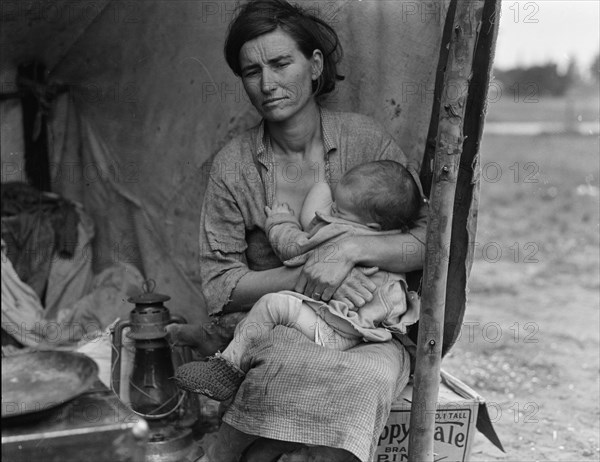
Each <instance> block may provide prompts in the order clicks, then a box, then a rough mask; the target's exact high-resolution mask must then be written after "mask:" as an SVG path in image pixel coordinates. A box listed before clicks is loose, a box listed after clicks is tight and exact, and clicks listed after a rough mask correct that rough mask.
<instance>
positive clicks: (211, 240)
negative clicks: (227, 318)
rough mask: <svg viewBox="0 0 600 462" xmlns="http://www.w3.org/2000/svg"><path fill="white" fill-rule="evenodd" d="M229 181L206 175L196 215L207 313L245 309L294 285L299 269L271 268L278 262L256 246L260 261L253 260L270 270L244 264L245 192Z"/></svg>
mask: <svg viewBox="0 0 600 462" xmlns="http://www.w3.org/2000/svg"><path fill="white" fill-rule="evenodd" d="M229 180H230V179H229V178H228V177H226V176H224V175H211V176H210V177H209V178H208V184H207V187H206V193H205V196H204V203H203V205H202V213H201V218H200V259H199V265H200V278H201V285H202V293H203V295H204V298H205V299H206V302H207V306H208V310H209V312H210V313H212V314H216V313H228V312H234V311H248V310H249V309H250V308H251V307H252V305H253V304H254V303H255V302H256V301H258V299H259V298H260V297H262V296H263V295H265V294H267V293H271V292H278V291H281V290H293V288H294V285H295V283H296V280H297V279H298V276H299V274H300V268H286V267H284V266H278V267H275V268H273V267H274V266H276V265H277V264H279V265H281V263H280V262H279V260H278V259H277V258H276V257H275V256H274V255H273V254H271V253H270V252H260V251H259V252H258V255H261V254H262V253H264V259H265V260H264V261H260V262H255V263H259V264H261V265H262V266H263V267H266V268H269V267H270V268H271V269H265V270H261V271H254V270H251V269H250V268H249V265H248V261H247V258H246V254H247V252H248V250H249V245H250V247H251V246H252V245H253V244H248V242H247V231H246V225H245V223H246V222H247V221H249V220H250V217H248V216H246V215H247V214H248V213H249V212H247V209H248V207H247V204H246V203H245V202H244V201H246V200H248V195H247V194H245V191H244V190H243V187H240V184H239V183H236V182H231V181H229ZM261 245H262V244H261ZM254 250H255V251H254V252H253V253H254V254H256V253H257V252H256V249H254ZM264 250H268V249H264ZM251 253H252V252H251ZM269 258H270V259H271V260H269Z"/></svg>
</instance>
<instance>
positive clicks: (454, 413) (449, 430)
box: [374, 372, 482, 462]
mask: <svg viewBox="0 0 600 462" xmlns="http://www.w3.org/2000/svg"><path fill="white" fill-rule="evenodd" d="M443 375H444V376H446V377H445V378H447V376H448V374H447V373H445V372H444V373H443ZM451 379H452V381H453V383H452V384H451V386H452V389H454V390H457V391H460V393H461V395H458V394H457V393H456V392H455V391H453V390H452V389H451V388H450V387H449V386H448V385H447V384H446V383H447V382H446V381H445V380H444V381H443V382H442V383H440V391H439V395H438V404H437V411H436V416H435V433H434V446H433V452H434V461H443V462H466V461H468V460H469V459H470V453H471V445H472V443H473V439H474V437H475V430H476V428H475V426H476V423H477V412H478V409H479V405H480V404H481V402H482V401H481V397H480V396H479V395H478V394H477V393H475V392H474V391H472V390H471V389H470V388H469V387H468V386H466V385H465V384H463V383H462V382H460V381H459V380H458V379H456V378H454V377H451ZM461 385H462V386H461ZM412 391H413V387H412V383H409V384H408V386H407V387H406V388H405V389H404V391H403V392H402V395H401V396H400V398H399V399H398V400H396V402H395V403H394V404H392V410H391V412H390V416H389V418H388V421H387V424H386V426H385V428H384V430H383V433H382V434H381V436H380V438H379V446H378V449H377V452H376V453H375V458H374V462H407V461H408V435H409V425H410V411H411V401H412Z"/></svg>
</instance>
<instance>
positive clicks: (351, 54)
mask: <svg viewBox="0 0 600 462" xmlns="http://www.w3.org/2000/svg"><path fill="white" fill-rule="evenodd" d="M3 3H6V4H7V5H5V6H3V27H2V32H1V34H2V36H1V40H2V43H1V45H2V56H1V66H2V71H3V75H14V72H13V71H14V69H15V68H16V66H17V65H18V64H19V63H20V62H23V61H29V60H39V61H42V62H44V63H45V65H46V67H47V69H48V91H49V92H50V93H52V89H53V88H54V89H60V91H56V95H53V100H52V101H53V104H52V109H51V111H50V114H49V117H50V143H51V146H50V149H51V171H52V174H53V182H52V187H53V190H54V192H57V193H60V194H62V195H64V196H66V197H67V198H70V199H74V200H77V201H79V202H81V203H82V204H83V206H84V208H85V210H86V211H87V212H88V213H89V214H90V215H91V217H92V219H93V221H94V224H95V228H96V230H95V233H96V239H95V244H94V260H93V266H94V271H95V272H99V271H101V270H102V269H103V268H106V267H108V266H110V265H111V264H112V263H114V262H115V261H120V262H125V263H128V264H132V265H134V266H136V267H137V268H138V269H139V270H140V271H141V272H142V274H143V275H144V277H147V278H152V279H154V280H155V281H156V283H157V291H159V292H161V293H166V294H168V295H170V296H171V297H172V300H171V301H170V302H169V308H170V309H171V310H172V311H173V312H174V313H176V314H179V315H182V316H184V317H186V318H187V319H188V321H192V322H199V321H205V320H207V310H206V306H205V302H204V300H203V298H202V295H201V293H200V290H199V277H198V274H199V269H198V268H199V265H201V264H202V262H201V261H199V259H198V253H199V248H198V246H199V244H198V225H199V217H200V208H201V204H202V198H203V190H204V185H205V182H206V181H205V180H206V178H207V175H208V174H209V173H210V169H211V168H213V167H212V165H211V164H210V159H211V157H212V156H213V155H214V154H215V153H216V152H217V151H218V149H219V148H220V147H221V146H223V145H224V144H225V143H226V142H227V141H228V140H229V139H230V138H231V137H233V136H235V135H236V134H237V133H239V132H240V131H241V130H243V129H245V128H247V127H250V126H252V125H254V124H256V123H257V122H258V116H257V114H256V112H255V111H254V109H253V108H252V107H251V106H250V104H249V102H248V100H247V97H246V96H245V93H244V91H243V88H242V85H241V82H240V81H239V79H237V78H236V77H235V76H234V75H233V74H232V72H231V71H230V70H229V68H228V67H227V66H226V63H225V61H224V58H223V52H222V48H223V43H224V38H225V33H226V29H227V25H228V23H229V20H230V19H231V18H232V16H233V12H234V9H235V6H236V2H234V1H203V0H196V1H193V0H190V1H183V0H181V1H180V0H175V1H153V0H147V1H128V2H118V1H104V2H103V1H96V0H94V1H93V2H92V1H85V0H84V1H81V2H77V3H75V4H74V3H73V2H70V1H52V2H50V1H47V2H36V6H35V7H34V6H33V3H31V2H15V3H14V4H13V3H11V2H10V1H8V2H3ZM297 3H299V4H301V5H304V6H305V7H308V8H309V9H310V10H311V11H313V12H316V13H317V14H318V15H320V17H322V18H323V19H326V20H328V21H329V22H330V23H331V24H332V26H333V27H334V28H335V29H336V30H337V31H338V33H339V35H340V39H341V42H342V45H343V47H344V50H345V56H344V60H343V61H342V65H341V68H340V71H341V73H342V74H343V75H344V76H345V77H346V78H345V80H344V81H343V82H340V83H339V85H338V88H337V90H336V92H335V93H334V94H332V95H331V96H330V98H329V100H328V101H327V102H326V105H327V106H328V107H330V108H333V109H336V110H345V111H353V112H360V113H363V114H367V115H370V116H373V117H374V118H375V119H377V120H379V121H380V122H382V123H383V124H384V126H385V127H386V128H387V130H388V131H389V132H390V133H391V134H392V135H393V136H394V137H395V139H396V140H397V142H398V143H399V145H400V146H401V147H402V148H403V149H404V150H405V152H406V153H407V155H408V157H409V159H410V161H411V162H412V163H413V164H415V165H416V166H417V167H419V166H420V164H421V159H422V158H423V153H424V149H425V144H426V137H427V130H428V126H429V121H430V116H431V107H432V104H433V89H434V83H435V71H436V65H437V59H438V50H439V47H440V44H441V34H442V30H443V24H444V19H445V14H446V10H447V7H448V2H447V1H432V2H414V1H403V0H379V1H375V0H364V1H360V2H359V1H346V0H329V1H299V2H297ZM45 7H46V8H47V11H46V10H45V9H44V8H45ZM9 80H10V79H9ZM224 174H235V171H232V172H224ZM3 178H4V175H3ZM8 179H10V178H8Z"/></svg>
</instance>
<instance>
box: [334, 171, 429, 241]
mask: <svg viewBox="0 0 600 462" xmlns="http://www.w3.org/2000/svg"><path fill="white" fill-rule="evenodd" d="M340 184H341V185H343V186H346V187H348V189H349V191H350V193H351V197H352V202H353V203H354V204H355V206H356V209H357V210H356V213H358V214H359V215H360V216H361V218H363V219H365V220H366V221H372V222H375V223H378V224H379V225H380V226H381V229H382V230H384V231H385V230H391V229H400V230H402V231H407V230H408V229H409V228H410V226H411V225H412V223H413V220H414V219H415V218H416V217H417V214H418V212H419V209H420V208H421V202H422V200H421V195H420V193H419V188H418V186H417V184H416V183H415V179H414V178H413V176H412V175H411V174H410V172H409V171H408V170H407V169H406V168H405V167H404V166H403V165H402V164H399V163H398V162H395V161H393V160H377V161H372V162H367V163H364V164H360V165H357V166H355V167H353V168H351V169H350V170H348V171H347V172H346V173H345V174H344V176H342V178H341V179H340Z"/></svg>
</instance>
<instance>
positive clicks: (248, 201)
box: [200, 0, 426, 461]
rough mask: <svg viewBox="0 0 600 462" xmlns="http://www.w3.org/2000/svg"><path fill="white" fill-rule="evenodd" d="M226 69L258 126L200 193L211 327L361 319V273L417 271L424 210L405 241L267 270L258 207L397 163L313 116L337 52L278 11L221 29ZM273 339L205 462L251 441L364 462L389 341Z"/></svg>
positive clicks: (271, 259)
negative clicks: (300, 299)
mask: <svg viewBox="0 0 600 462" xmlns="http://www.w3.org/2000/svg"><path fill="white" fill-rule="evenodd" d="M225 56H226V59H227V63H228V64H229V66H230V67H231V69H232V70H233V72H234V73H235V74H236V75H238V76H240V77H241V79H242V82H243V85H244V89H245V91H246V93H247V94H248V96H249V98H250V101H251V102H252V104H253V105H254V107H255V108H256V110H257V111H258V112H259V113H260V115H261V116H262V117H263V121H262V122H261V124H260V125H258V126H257V127H254V128H252V129H250V130H248V131H247V132H245V133H243V134H241V135H240V136H238V137H237V138H235V139H234V140H232V141H231V142H230V143H229V144H227V145H226V146H225V147H224V148H223V149H222V150H221V151H220V152H219V153H218V154H217V155H216V157H215V159H214V162H213V164H214V165H213V167H214V168H212V169H211V171H212V174H211V175H210V178H209V179H208V185H207V190H206V196H205V200H204V204H203V209H202V220H201V228H200V244H201V254H202V265H201V276H202V285H203V292H204V295H205V298H206V300H207V303H208V306H209V307H210V310H211V311H212V314H214V315H221V314H227V313H232V312H236V311H247V310H248V309H249V308H250V307H251V306H252V304H253V303H254V302H256V301H257V300H258V299H259V298H260V297H261V296H263V295H264V294H267V293H271V292H277V291H280V290H295V291H297V292H301V293H303V294H305V295H307V296H310V297H312V298H314V299H317V300H318V299H321V300H324V301H329V300H330V299H332V298H333V299H337V300H342V301H345V302H347V303H352V304H354V305H355V306H356V307H360V306H362V305H364V304H365V302H366V301H370V300H371V298H372V292H373V290H374V289H375V285H374V284H373V283H372V282H371V281H370V280H369V278H368V274H369V273H368V271H364V270H361V269H360V268H361V267H362V268H364V267H379V268H382V269H384V270H387V271H394V272H407V271H411V270H415V269H419V268H421V266H422V259H423V255H424V254H423V241H424V235H425V224H424V218H423V217H424V216H425V213H426V211H425V210H423V211H422V213H421V219H420V220H419V223H418V225H417V226H416V227H415V228H414V229H413V230H412V232H411V233H410V234H398V235H386V236H369V237H365V236H361V237H352V238H347V239H343V240H340V241H338V242H337V243H336V244H337V246H336V248H335V249H334V251H332V252H330V253H328V254H327V255H313V256H312V258H310V259H309V261H308V262H307V263H306V264H305V265H304V266H303V267H301V268H288V267H286V266H284V265H283V264H282V262H281V261H279V260H278V259H277V257H276V256H275V254H274V252H273V250H272V249H271V247H270V246H269V243H268V241H267V238H266V235H265V232H264V222H265V219H266V215H265V211H264V208H265V206H269V207H270V206H272V204H273V202H274V201H278V202H285V203H287V204H289V206H290V208H291V209H292V210H293V211H294V212H295V214H296V215H297V216H299V214H300V210H301V207H302V204H303V201H304V198H305V196H306V194H307V192H308V190H309V189H310V188H311V187H312V186H313V185H314V183H315V182H327V183H329V184H330V185H334V184H335V183H336V181H337V180H339V178H340V177H341V175H342V174H343V172H344V171H346V170H347V169H349V168H351V167H353V166H354V165H358V164H361V163H364V162H366V161H370V160H376V159H392V160H396V161H399V162H401V163H406V158H405V157H404V155H403V153H402V152H401V150H400V148H399V147H398V146H397V145H396V143H395V142H394V140H393V139H392V138H391V137H390V136H389V135H388V134H387V133H385V131H384V130H383V129H382V128H381V127H380V126H379V125H378V124H377V123H376V122H375V121H373V120H371V119H369V118H367V117H364V116H361V115H358V114H342V113H333V112H330V111H328V110H326V109H324V108H322V107H321V106H320V105H319V101H320V100H321V99H322V98H323V96H324V95H326V94H328V93H330V92H331V91H332V90H333V89H334V88H335V83H336V80H337V79H339V76H338V74H337V68H336V65H337V63H338V61H339V59H340V58H341V48H340V46H339V43H338V38H337V35H336V34H335V32H334V31H333V29H331V28H330V27H329V26H328V25H327V24H326V23H324V22H323V21H321V20H320V19H318V18H316V17H315V16H313V15H310V14H308V13H306V12H304V11H303V10H301V9H299V8H297V7H295V6H291V5H290V4H288V3H287V2H285V1H284V0H256V1H251V2H250V3H248V4H246V5H245V6H243V7H242V8H241V10H240V11H239V13H238V15H237V17H236V18H235V19H234V20H233V21H232V23H231V25H230V28H229V33H228V37H227V40H226V44H225ZM406 249H411V251H410V252H406ZM365 273H366V274H365ZM285 329H286V328H279V327H278V328H277V329H276V330H275V331H276V332H274V334H273V336H272V337H270V338H268V339H265V341H264V342H261V343H260V344H257V345H256V346H255V348H254V350H252V351H251V352H250V354H249V355H247V356H248V357H247V358H246V360H247V361H250V362H251V364H252V366H253V368H252V369H251V370H250V372H249V373H248V375H247V376H246V380H245V381H244V383H243V384H242V387H241V388H240V390H239V391H238V393H237V395H236V398H235V400H234V402H233V403H232V405H231V406H230V408H229V410H228V411H227V413H226V414H225V416H224V419H223V420H224V422H225V423H224V424H223V426H222V428H221V430H220V432H219V437H218V440H217V442H216V443H215V445H213V447H212V448H210V449H209V451H208V456H207V459H205V460H211V461H217V460H218V461H225V460H227V461H228V460H237V457H238V456H239V453H240V452H241V451H243V450H244V449H245V447H246V446H248V445H249V444H250V443H251V442H252V441H253V440H254V439H256V438H257V437H259V436H260V437H265V438H270V439H274V440H283V441H294V442H296V443H306V444H308V445H311V447H313V446H315V447H313V448H312V449H309V451H312V452H313V453H314V454H321V457H324V459H323V460H329V461H337V460H339V461H341V460H356V459H355V458H358V459H360V460H363V461H366V460H369V459H370V458H371V456H372V455H373V453H374V451H375V449H376V445H377V440H378V437H379V434H380V432H381V430H382V428H383V425H384V424H385V421H386V419H387V414H388V412H389V406H390V405H391V401H392V400H393V399H394V396H395V395H396V394H397V393H398V392H399V391H400V390H401V389H402V388H403V387H404V386H405V385H406V382H407V380H408V374H409V373H408V370H409V361H408V355H407V353H406V351H405V349H404V348H403V346H402V345H401V344H400V343H399V342H397V341H395V340H394V341H391V342H387V343H383V344H378V345H361V346H359V347H356V348H353V349H352V350H349V351H348V352H346V353H344V352H334V351H330V350H327V349H325V348H321V347H318V346H316V345H314V344H312V343H311V342H302V341H300V340H298V341H296V342H290V341H289V337H286V335H288V334H289V333H286V332H285ZM253 372H254V374H253ZM340 414H341V416H342V420H344V421H340V417H339V416H340ZM295 447H297V446H295ZM305 450H306V449H305ZM249 452H252V448H251V449H250V450H249ZM323 454H326V455H323ZM272 456H273V454H270V456H269V457H272ZM263 457H264V456H263ZM257 460H266V459H264V458H260V456H259V458H258V459H257ZM269 460H271V459H269Z"/></svg>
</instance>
